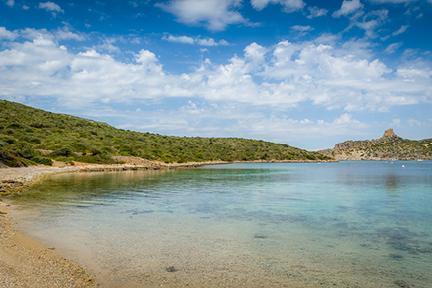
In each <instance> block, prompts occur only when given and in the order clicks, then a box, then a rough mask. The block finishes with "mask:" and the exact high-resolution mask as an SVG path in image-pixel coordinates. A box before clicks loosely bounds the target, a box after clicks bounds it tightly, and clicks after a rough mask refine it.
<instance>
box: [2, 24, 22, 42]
mask: <svg viewBox="0 0 432 288" xmlns="http://www.w3.org/2000/svg"><path fill="white" fill-rule="evenodd" d="M17 37H18V34H17V33H15V32H12V31H9V30H7V29H6V28H5V27H0V39H6V40H14V39H15V38H17Z"/></svg>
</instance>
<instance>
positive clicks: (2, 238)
mask: <svg viewBox="0 0 432 288" xmlns="http://www.w3.org/2000/svg"><path fill="white" fill-rule="evenodd" d="M12 209H13V207H11V206H10V205H9V204H7V203H5V202H0V286H1V287H5V288H6V287H47V288H50V287H59V288H60V287H80V288H81V287H82V288H91V287H97V284H96V282H95V280H94V278H93V277H92V276H91V275H90V274H88V273H87V272H86V271H85V270H84V269H83V268H82V267H81V266H80V265H79V264H77V263H75V262H73V261H71V260H68V259H66V258H63V257H62V256H61V255H60V254H58V253H57V252H56V251H55V250H53V248H49V247H45V246H44V245H42V244H41V243H39V242H38V241H36V240H34V239H32V238H31V237H29V236H27V235H26V234H24V233H21V232H20V231H17V230H16V229H15V228H14V223H13V219H12V217H11V216H10V212H11V210H12Z"/></svg>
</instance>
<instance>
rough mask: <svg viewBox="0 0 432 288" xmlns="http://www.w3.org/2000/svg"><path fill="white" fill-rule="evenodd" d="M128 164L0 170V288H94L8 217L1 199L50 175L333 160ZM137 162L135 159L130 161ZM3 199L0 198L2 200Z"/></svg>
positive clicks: (70, 264) (73, 265)
mask: <svg viewBox="0 0 432 288" xmlns="http://www.w3.org/2000/svg"><path fill="white" fill-rule="evenodd" d="M126 160H128V162H130V163H129V164H110V165H102V164H87V163H76V164H75V165H74V166H62V167H49V166H30V167H19V168H1V169H0V286H1V287H97V284H96V282H95V280H94V277H93V276H91V275H90V274H89V273H88V272H87V271H85V270H84V268H82V267H81V266H80V265H79V264H78V263H75V262H74V261H72V260H69V259H66V258H64V257H62V255H61V254H59V253H58V252H56V251H55V250H54V249H52V248H50V247H46V246H44V245H43V244H41V243H39V242H38V241H37V240H35V239H33V238H31V237H30V236H28V235H26V234H25V233H22V232H21V231H19V230H17V229H15V227H14V220H13V217H12V216H11V212H12V210H13V205H11V204H9V203H8V201H5V199H4V197H7V196H11V195H13V194H15V193H21V192H23V191H25V189H28V188H29V187H31V185H33V184H34V183H37V182H39V181H42V180H43V179H44V178H45V177H47V176H50V175H53V174H64V173H75V172H114V171H119V172H120V171H131V170H163V169H167V170H169V169H182V168H197V167H201V166H206V165H217V164H229V163H274V162H280V163H311V162H334V161H315V160H311V161H308V160H303V161H297V160H295V161H235V162H225V161H208V162H189V163H172V164H166V163H162V162H154V161H147V160H143V159H139V161H138V162H137V161H135V163H134V161H130V160H131V159H126ZM132 160H136V159H132ZM2 198H3V199H2Z"/></svg>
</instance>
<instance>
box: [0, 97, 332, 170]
mask: <svg viewBox="0 0 432 288" xmlns="http://www.w3.org/2000/svg"><path fill="white" fill-rule="evenodd" d="M116 155H118V156H136V157H141V158H145V159H148V160H159V161H163V162H167V163H172V162H178V163H184V162H202V161H218V160H220V161H252V160H268V161H270V160H325V159H329V157H328V156H325V155H322V154H320V153H317V152H309V151H306V150H302V149H299V148H295V147H291V146H289V145H285V144H274V143H269V142H265V141H258V140H249V139H240V138H202V137H175V136H162V135H158V134H152V133H141V132H135V131H129V130H122V129H117V128H114V127H112V126H110V125H108V124H105V123H101V122H96V121H92V120H87V119H82V118H78V117H74V116H70V115H64V114H56V113H51V112H47V111H43V110H40V109H35V108H32V107H28V106H25V105H22V104H19V103H14V102H10V101H6V100H0V166H1V165H2V163H3V166H5V165H6V166H27V165H32V164H37V163H40V164H47V165H50V164H51V163H52V159H55V160H59V161H65V162H69V161H79V162H88V163H114V162H116V160H114V159H113V158H112V157H113V156H116Z"/></svg>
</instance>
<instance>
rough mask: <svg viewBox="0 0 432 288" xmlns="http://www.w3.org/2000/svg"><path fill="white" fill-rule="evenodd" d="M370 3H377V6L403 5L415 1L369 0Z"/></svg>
mask: <svg viewBox="0 0 432 288" xmlns="http://www.w3.org/2000/svg"><path fill="white" fill-rule="evenodd" d="M370 1H371V2H373V3H377V4H386V3H390V4H405V3H411V2H415V1H416V0H370ZM428 1H429V0H428Z"/></svg>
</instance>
